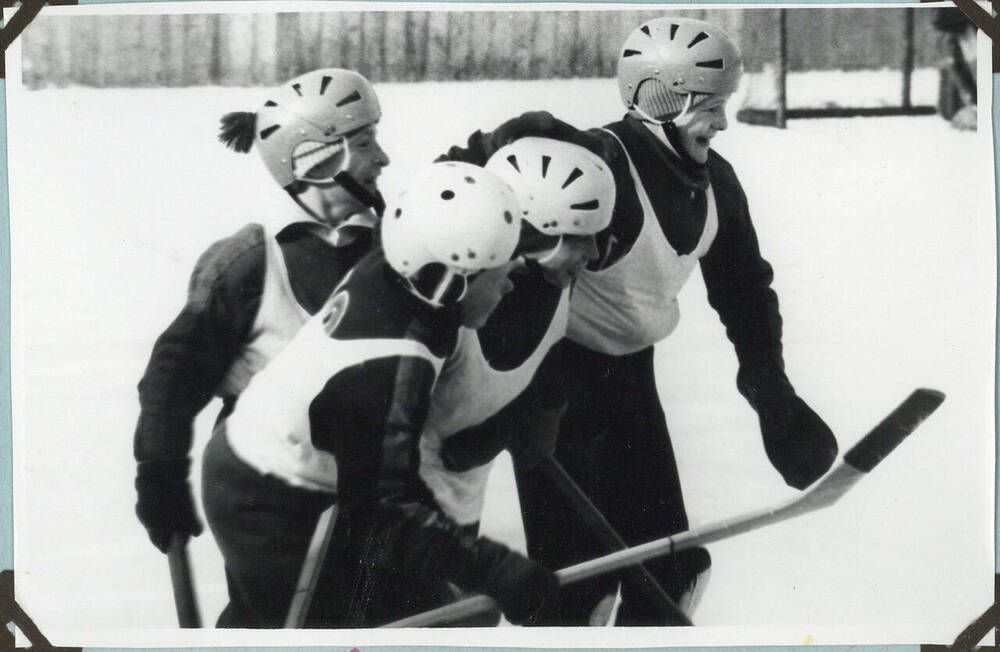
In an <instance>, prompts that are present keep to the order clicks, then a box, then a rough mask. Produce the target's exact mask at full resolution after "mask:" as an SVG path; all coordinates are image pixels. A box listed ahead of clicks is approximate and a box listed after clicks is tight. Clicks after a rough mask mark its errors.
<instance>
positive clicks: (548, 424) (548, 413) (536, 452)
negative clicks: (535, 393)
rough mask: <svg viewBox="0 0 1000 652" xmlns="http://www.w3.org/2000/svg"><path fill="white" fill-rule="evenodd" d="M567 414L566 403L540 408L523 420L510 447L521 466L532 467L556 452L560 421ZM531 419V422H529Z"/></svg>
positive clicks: (511, 452) (512, 454) (512, 455)
mask: <svg viewBox="0 0 1000 652" xmlns="http://www.w3.org/2000/svg"><path fill="white" fill-rule="evenodd" d="M564 414H566V404H565V403H564V404H562V405H559V406H556V407H554V408H548V409H544V410H538V411H536V412H534V413H532V414H530V415H527V418H526V419H525V420H523V421H522V423H521V424H519V425H520V427H519V428H518V429H517V432H516V433H514V436H513V437H511V440H510V444H509V445H508V448H509V449H510V454H511V457H513V458H514V461H515V462H516V463H517V465H518V466H519V467H520V468H523V469H530V468H534V467H535V466H538V464H539V463H540V462H541V461H542V460H545V459H547V458H548V457H550V456H551V455H552V454H554V453H555V452H556V439H557V438H558V437H559V422H560V421H561V420H562V417H563V415H564ZM528 420H530V422H528Z"/></svg>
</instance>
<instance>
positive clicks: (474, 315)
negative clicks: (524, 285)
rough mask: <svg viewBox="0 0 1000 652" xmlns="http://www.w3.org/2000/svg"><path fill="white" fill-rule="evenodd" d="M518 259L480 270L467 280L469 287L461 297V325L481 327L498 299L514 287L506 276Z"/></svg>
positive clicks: (516, 264) (491, 312)
mask: <svg viewBox="0 0 1000 652" xmlns="http://www.w3.org/2000/svg"><path fill="white" fill-rule="evenodd" d="M522 264H523V263H521V262H519V261H513V260H512V261H510V262H509V263H507V264H505V265H502V266H500V267H497V268H495V269H487V270H485V271H483V272H480V273H479V275H477V276H476V278H474V279H472V281H470V282H469V289H468V290H466V292H465V298H464V299H462V326H465V327H466V328H482V327H483V326H484V325H485V324H486V321H487V320H488V319H489V318H490V315H491V314H493V311H494V310H495V309H496V307H497V306H498V305H499V304H500V300H501V299H503V298H504V296H505V295H506V294H507V293H508V292H510V291H511V290H513V289H514V284H513V283H511V282H510V279H509V278H507V276H508V275H509V274H510V272H511V270H513V269H514V268H515V267H517V266H518V265H522Z"/></svg>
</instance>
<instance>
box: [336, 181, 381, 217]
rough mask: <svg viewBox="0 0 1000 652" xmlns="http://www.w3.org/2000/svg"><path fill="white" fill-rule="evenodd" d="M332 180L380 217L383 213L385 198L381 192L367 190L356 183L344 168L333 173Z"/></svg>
mask: <svg viewBox="0 0 1000 652" xmlns="http://www.w3.org/2000/svg"><path fill="white" fill-rule="evenodd" d="M333 180H334V181H335V182H336V183H337V184H339V185H340V186H341V187H342V188H343V189H344V190H346V191H347V192H349V193H351V196H352V197H354V198H355V199H357V200H358V201H359V202H361V203H362V204H364V205H365V206H367V207H368V208H370V209H372V210H373V211H375V214H376V215H378V216H379V217H382V214H383V213H385V200H384V199H382V194H381V193H372V192H369V190H368V189H367V188H365V187H364V186H362V185H361V184H360V183H358V182H357V180H356V179H355V178H354V177H352V176H351V175H350V174H349V173H348V172H347V171H346V170H341V171H340V172H338V173H337V174H335V175H333Z"/></svg>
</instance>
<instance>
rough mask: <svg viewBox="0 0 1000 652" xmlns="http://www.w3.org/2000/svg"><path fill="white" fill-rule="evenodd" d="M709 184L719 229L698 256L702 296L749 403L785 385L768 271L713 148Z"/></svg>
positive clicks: (734, 185) (739, 193) (744, 208)
mask: <svg viewBox="0 0 1000 652" xmlns="http://www.w3.org/2000/svg"><path fill="white" fill-rule="evenodd" d="M710 168H711V170H712V187H713V189H714V191H715V192H716V193H717V199H718V204H719V218H720V219H719V231H718V233H717V235H716V238H715V241H714V242H713V244H712V247H711V248H710V249H709V251H708V253H707V254H706V255H705V256H704V257H703V258H702V259H701V270H702V275H703V276H704V279H705V286H706V288H707V290H708V301H709V303H710V304H711V305H712V307H713V308H714V309H715V310H716V312H718V314H719V317H720V319H721V320H722V323H723V324H724V325H725V327H726V335H727V336H728V337H729V339H730V341H732V343H733V346H734V347H735V349H736V356H737V358H738V359H739V365H740V370H739V375H738V378H737V384H738V387H739V390H740V392H741V393H742V394H743V395H744V396H746V398H747V400H748V401H749V402H750V404H751V405H753V406H754V407H755V408H756V407H757V406H758V404H759V402H760V400H761V399H762V398H767V397H769V396H773V395H775V394H776V393H782V392H786V391H791V385H790V383H789V381H788V377H787V376H786V375H785V372H784V359H783V357H782V344H781V331H782V320H781V314H780V312H779V310H778V296H777V294H776V293H775V292H774V290H773V289H772V288H771V282H772V281H773V279H774V272H773V270H772V268H771V265H770V264H769V263H768V262H767V261H766V260H764V258H763V257H762V256H761V253H760V246H759V243H758V241H757V233H756V231H755V230H754V227H753V223H752V222H751V220H750V210H749V207H748V205H747V199H746V195H745V194H744V192H743V188H742V187H741V186H740V183H739V181H738V179H737V178H736V174H735V172H734V171H733V169H732V167H731V166H730V165H729V164H728V163H727V162H726V161H724V160H723V159H721V157H718V156H716V155H714V154H713V158H712V161H710Z"/></svg>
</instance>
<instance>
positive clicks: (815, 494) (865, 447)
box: [383, 389, 944, 627]
mask: <svg viewBox="0 0 1000 652" xmlns="http://www.w3.org/2000/svg"><path fill="white" fill-rule="evenodd" d="M942 401H944V394H942V393H941V392H939V391H936V390H932V389H918V390H916V391H915V392H913V393H912V394H911V395H910V396H909V397H908V398H907V399H906V400H905V401H903V402H902V403H901V404H900V405H899V407H897V408H896V409H895V410H893V411H892V412H891V413H890V414H889V416H887V417H886V418H885V419H883V420H882V422H881V423H879V424H878V425H877V426H875V427H874V428H873V429H872V430H871V431H870V432H869V433H868V434H867V435H865V436H864V437H863V438H862V439H861V440H860V441H859V442H858V443H857V444H855V445H854V446H853V447H852V448H851V450H849V451H848V452H847V453H846V454H845V455H844V461H843V462H841V463H840V464H838V465H836V466H835V467H834V468H833V470H832V471H830V472H829V473H827V474H826V475H825V476H824V477H823V478H822V479H820V481H819V482H817V483H816V484H814V485H813V486H812V487H810V488H809V489H808V490H806V491H805V492H804V493H802V494H800V495H799V496H797V497H795V498H793V499H792V500H789V501H786V502H784V503H781V504H779V505H777V506H774V507H770V508H766V509H762V510H757V511H755V512H751V513H749V514H744V515H742V516H734V517H732V518H729V519H725V520H722V521H716V522H715V523H709V524H706V525H704V526H702V527H700V528H695V529H693V530H688V531H686V532H681V533H679V534H675V535H673V536H670V537H665V538H663V539H657V540H655V541H650V542H649V543H644V544H642V545H638V546H634V547H632V548H628V549H626V550H619V551H618V552H613V553H611V554H609V555H604V556H603V557H597V558H596V559H591V560H589V561H585V562H582V563H580V564H576V565H574V566H569V567H567V568H563V569H562V570H559V571H557V572H556V576H557V577H558V578H559V584H560V586H567V585H569V584H573V583H575V582H580V581H582V580H585V579H588V578H591V577H595V576H597V575H604V574H606V573H612V572H614V571H617V570H620V569H622V568H625V567H627V566H633V565H635V564H639V563H641V562H644V561H646V560H647V559H653V558H655V557H660V556H663V555H671V554H674V553H675V552H679V551H681V550H684V549H687V548H693V547H695V546H703V545H707V544H709V543H713V542H715V541H721V540H723V539H729V538H731V537H734V536H736V535H738V534H743V533H744V532H749V531H751V530H756V529H758V528H761V527H764V526H766V525H771V524H774V523H779V522H781V521H786V520H788V519H790V518H794V517H797V516H801V515H802V514H808V513H810V512H814V511H816V510H818V509H821V508H824V507H828V506H830V505H832V504H834V503H835V502H837V501H838V500H840V498H842V497H843V496H844V494H846V493H847V492H848V490H850V488H851V487H853V486H854V485H855V484H856V483H857V482H858V480H860V479H861V478H863V477H864V476H865V475H866V474H867V473H868V472H869V471H871V469H873V468H875V466H876V465H877V464H878V463H879V462H881V461H882V460H883V459H885V457H886V456H887V455H888V454H889V453H891V452H892V451H893V450H894V449H895V448H896V446H898V445H899V444H900V442H902V441H903V440H904V439H906V437H907V436H909V435H910V433H912V432H913V431H914V430H916V428H917V426H919V425H920V423H921V422H923V420H924V419H926V418H927V417H928V416H929V415H930V414H931V413H932V412H934V410H936V409H937V408H938V406H939V405H941V402H942ZM495 608H496V602H494V601H493V600H492V599H490V598H488V597H486V596H484V595H477V596H474V597H471V598H467V599H465V600H460V601H459V602H455V603H452V604H450V605H445V606H444V607H439V608H437V609H433V610H431V611H426V612H423V613H420V614H416V615H414V616H410V617H408V618H403V619H401V620H397V621H395V622H393V623H389V624H388V625H383V627H427V626H430V625H434V624H438V623H441V622H446V621H448V620H453V619H458V618H465V617H469V616H474V615H476V614H479V613H483V612H485V611H488V610H490V609H495Z"/></svg>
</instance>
